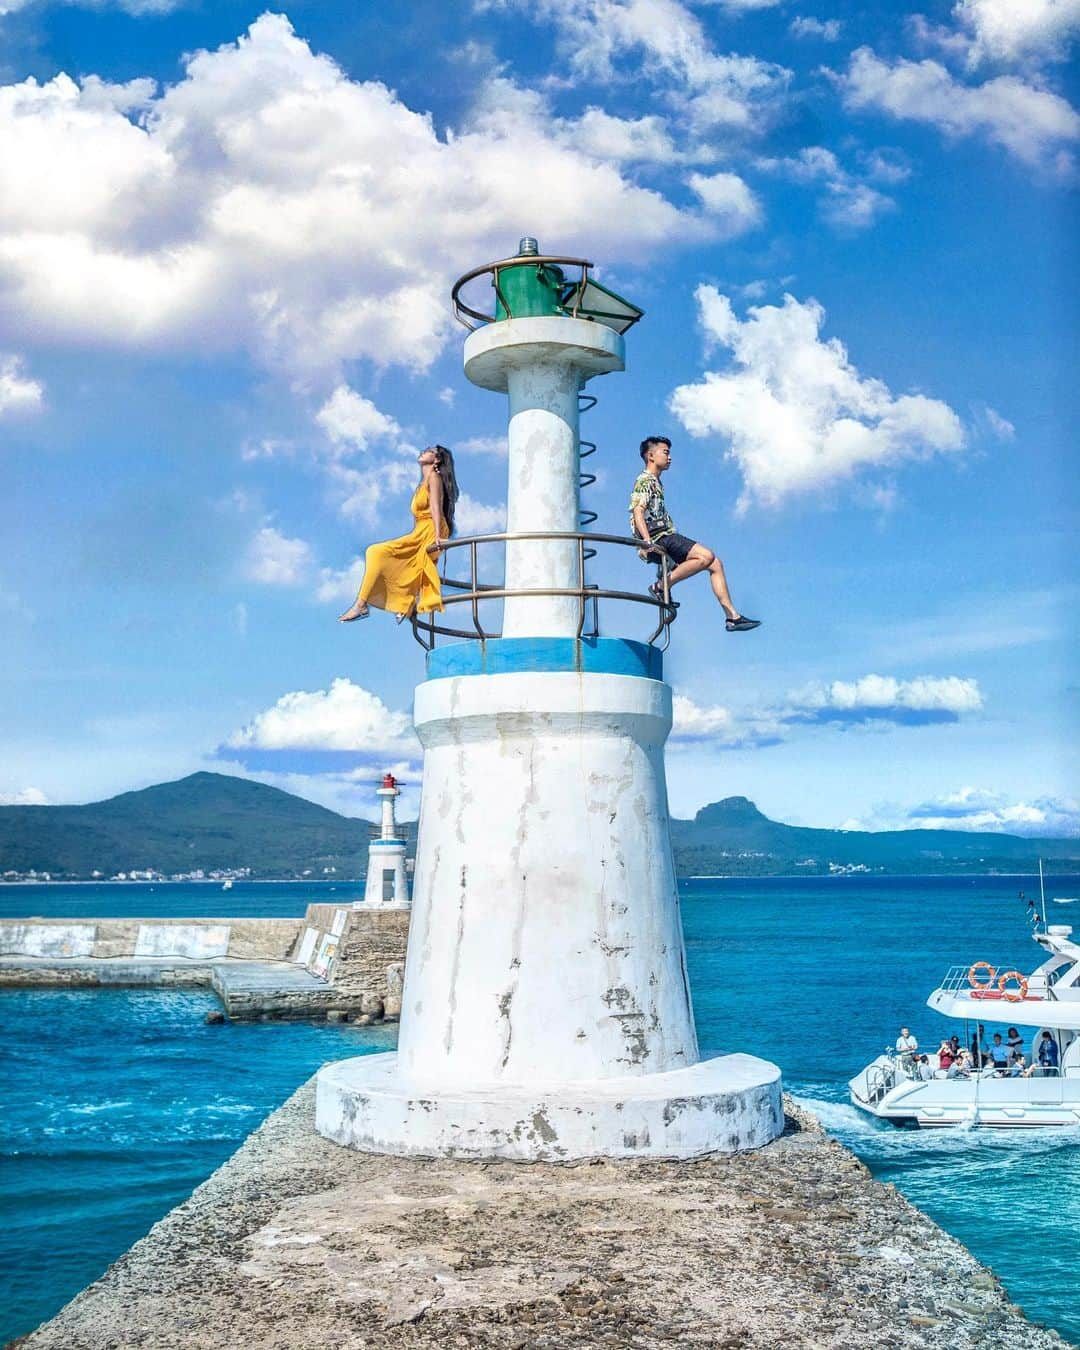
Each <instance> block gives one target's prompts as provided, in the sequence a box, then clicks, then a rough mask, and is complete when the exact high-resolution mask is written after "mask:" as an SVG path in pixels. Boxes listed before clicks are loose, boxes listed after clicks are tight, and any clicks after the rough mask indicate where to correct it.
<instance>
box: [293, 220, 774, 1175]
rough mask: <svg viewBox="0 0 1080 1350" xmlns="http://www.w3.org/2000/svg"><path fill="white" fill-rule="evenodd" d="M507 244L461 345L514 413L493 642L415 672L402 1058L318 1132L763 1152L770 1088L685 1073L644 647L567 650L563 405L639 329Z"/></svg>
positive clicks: (569, 563) (574, 516)
mask: <svg viewBox="0 0 1080 1350" xmlns="http://www.w3.org/2000/svg"><path fill="white" fill-rule="evenodd" d="M529 245H532V248H531V250H530V248H529V247H528V246H529ZM523 250H524V251H523V252H522V253H519V255H518V256H517V257H516V258H513V259H508V260H506V261H505V262H503V263H499V264H493V265H492V268H491V270H492V271H493V272H494V284H495V290H496V295H497V298H498V306H497V307H496V310H495V314H494V315H492V316H490V318H491V321H490V322H486V323H483V324H482V325H481V326H479V327H478V328H477V329H476V330H475V331H474V332H473V333H472V334H471V335H470V337H469V338H468V340H467V341H466V344H465V373H466V376H467V377H468V378H469V379H470V380H471V381H472V382H473V383H474V384H477V385H479V386H480V387H482V388H486V389H492V390H495V391H499V392H504V393H506V394H507V396H508V399H509V412H510V418H509V466H508V485H507V507H508V531H507V538H506V545H505V547H506V579H505V584H504V587H503V588H502V589H503V590H504V591H505V601H504V618H503V628H502V633H501V635H500V636H498V637H486V636H485V637H484V638H478V640H476V641H466V642H459V643H456V644H450V645H447V646H442V647H437V648H434V649H433V650H432V651H431V652H430V653H429V655H428V668H427V679H426V681H425V682H424V683H423V684H421V685H420V687H419V688H418V689H417V691H416V700H415V707H414V718H415V725H416V730H417V734H418V735H419V737H420V740H421V743H422V744H423V747H424V777H423V793H422V799H421V814H420V826H419V838H418V844H417V856H416V869H415V875H414V884H413V917H412V928H411V933H410V938H409V950H408V957H407V961H406V970H405V985H404V993H403V996H402V1012H401V1034H400V1039H399V1047H398V1051H397V1053H396V1054H384V1055H372V1056H365V1057H363V1058H361V1059H354V1060H345V1061H342V1062H340V1063H337V1064H331V1065H327V1066H326V1067H325V1068H324V1069H322V1071H321V1072H320V1074H319V1079H318V1093H317V1116H316V1123H317V1128H318V1129H319V1131H320V1132H321V1133H322V1134H324V1135H326V1136H327V1137H329V1138H331V1139H335V1140H337V1141H338V1142H340V1143H342V1144H347V1145H351V1146H353V1147H356V1148H360V1149H366V1150H369V1151H377V1152H388V1153H399V1154H422V1155H423V1154H430V1155H444V1156H457V1157H504V1158H516V1159H530V1160H531V1159H550V1160H565V1159H571V1158H581V1157H589V1156H609V1157H622V1156H652V1157H692V1156H695V1155H698V1154H702V1153H707V1152H713V1151H724V1150H727V1151H730V1150H734V1149H743V1148H749V1147H754V1146H757V1145H760V1144H763V1143H765V1142H767V1141H768V1140H769V1139H771V1138H773V1137H775V1135H776V1134H777V1133H779V1131H780V1129H781V1127H782V1122H783V1116H782V1108H781V1102H780V1073H779V1070H778V1069H777V1068H776V1066H775V1065H772V1064H769V1063H767V1062H765V1061H763V1060H760V1059H756V1058H754V1057H751V1056H749V1055H744V1054H738V1053H735V1054H728V1055H724V1056H722V1057H720V1058H717V1059H712V1060H708V1061H702V1060H701V1059H700V1057H699V1054H698V1045H697V1037H696V1034H695V1029H694V1018H693V1010H692V1007H691V1000H690V989H689V982H688V979H687V973H686V961H685V953H684V946H683V936H682V927H681V922H680V916H679V900H678V890H677V886H676V880H675V872H674V865H673V860H672V851H671V841H670V837H669V821H668V806H667V788H666V782H665V775H664V743H665V741H666V739H667V735H668V732H669V731H670V729H671V702H672V700H671V690H670V688H669V686H668V685H667V684H666V683H665V682H664V680H663V674H662V658H661V653H660V652H659V651H658V650H657V649H656V648H654V647H653V646H651V645H648V644H646V643H641V642H635V641H629V640H627V639H624V638H619V637H599V636H595V637H582V636H581V634H582V632H583V629H584V613H585V605H586V596H587V597H588V601H589V602H592V600H593V598H594V597H595V596H603V595H605V592H604V591H603V590H598V589H597V588H595V587H592V588H590V589H589V590H588V591H586V589H585V580H584V576H583V568H584V563H583V556H584V555H583V552H582V540H581V538H580V534H579V526H578V520H579V510H580V506H579V500H578V498H579V473H580V467H579V447H580V442H579V434H578V405H579V393H580V391H581V390H582V389H583V387H584V386H585V383H586V382H587V381H588V380H590V379H592V378H593V377H595V376H597V375H602V374H606V373H609V372H613V371H621V370H622V369H623V367H624V340H623V337H622V334H621V332H620V331H617V329H619V328H621V327H623V326H628V324H624V323H622V322H614V321H613V319H614V317H615V316H614V315H613V313H612V312H611V311H612V310H614V309H615V308H616V306H617V305H620V304H621V305H623V311H622V313H623V317H624V318H625V314H626V313H627V312H628V311H630V312H632V314H633V317H637V315H638V313H639V311H636V310H633V309H632V307H630V306H627V305H625V302H621V301H619V300H618V297H615V296H611V295H610V293H608V292H602V297H607V299H606V300H603V299H602V300H601V302H600V303H599V304H597V303H595V302H594V301H593V300H590V299H589V297H590V295H591V294H593V293H591V292H589V291H588V287H589V286H593V287H595V283H591V282H589V281H588V274H587V270H585V268H584V265H583V273H582V282H581V283H580V284H579V285H578V286H577V287H576V288H575V287H574V286H572V285H571V284H569V283H566V282H565V281H564V279H563V273H562V272H561V271H559V270H557V268H556V263H558V262H563V261H569V260H559V259H545V258H541V257H539V256H537V255H536V251H535V244H534V243H533V241H523ZM480 270H483V269H480ZM473 275H477V274H470V276H473ZM595 290H596V291H601V288H595ZM605 306H606V308H605ZM466 312H467V313H469V314H473V315H474V316H475V317H477V318H481V317H483V316H480V315H476V314H475V311H473V310H467V311H466ZM522 536H524V537H522ZM535 536H540V537H535ZM609 542H614V543H621V542H628V541H622V540H612V541H609ZM466 543H467V541H466ZM471 548H472V551H473V554H474V556H475V552H476V548H477V546H476V545H475V544H473V545H471ZM642 589H643V590H644V587H643V588H642ZM634 598H637V597H634ZM464 599H466V600H470V601H471V603H472V606H473V613H474V615H475V613H476V603H477V601H476V598H475V595H474V596H473V597H464ZM448 612H450V611H448ZM650 612H653V611H650Z"/></svg>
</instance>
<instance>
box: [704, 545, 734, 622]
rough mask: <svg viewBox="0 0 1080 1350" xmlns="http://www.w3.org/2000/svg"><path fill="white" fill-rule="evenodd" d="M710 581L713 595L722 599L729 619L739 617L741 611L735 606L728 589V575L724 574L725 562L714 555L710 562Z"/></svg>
mask: <svg viewBox="0 0 1080 1350" xmlns="http://www.w3.org/2000/svg"><path fill="white" fill-rule="evenodd" d="M709 581H710V583H711V585H712V588H713V595H715V596H716V598H717V600H719V601H720V604H721V605H722V606H723V608H724V613H725V614H726V615H727V616H728V618H729V619H737V618H738V617H739V611H738V610H737V609H736V608H735V605H734V603H733V602H732V599H731V593H730V591H729V590H728V584H727V577H726V576H725V575H724V564H723V563H722V562H721V561H720V559H719V558H717V557H714V558H713V560H712V562H711V563H710V564H709Z"/></svg>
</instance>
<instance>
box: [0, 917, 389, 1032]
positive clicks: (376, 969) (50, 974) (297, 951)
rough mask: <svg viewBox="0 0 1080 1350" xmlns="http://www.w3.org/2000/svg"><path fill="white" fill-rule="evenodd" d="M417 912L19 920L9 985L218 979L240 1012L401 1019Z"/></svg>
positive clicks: (0, 929)
mask: <svg viewBox="0 0 1080 1350" xmlns="http://www.w3.org/2000/svg"><path fill="white" fill-rule="evenodd" d="M408 933H409V913H408V911H404V910H370V911H360V910H352V909H351V908H346V907H343V906H335V905H309V906H308V909H307V912H306V914H305V916H304V917H303V918H302V919H301V918H297V919H188V918H177V919H156V918H155V919H87V920H84V921H79V922H74V921H72V920H68V919H38V918H29V919H8V920H4V921H0V986H4V985H7V986H22V987H43V986H45V987H47V986H57V985H59V986H67V987H80V988H93V987H95V986H113V987H140V986H164V987H174V988H198V987H208V988H210V989H212V990H213V991H214V992H215V993H216V994H217V995H218V997H219V998H220V999H221V1002H222V1005H223V1007H224V1011H225V1015H226V1016H228V1017H230V1018H234V1019H237V1020H247V1021H250V1020H256V1019H259V1020H264V1021H273V1020H279V1019H281V1020H284V1019H300V1018H322V1017H325V1018H327V1019H329V1020H335V1021H341V1020H345V1019H354V1020H357V1021H360V1022H364V1023H368V1022H374V1021H380V1020H382V1019H384V1018H385V1019H387V1020H394V1019H396V1017H397V1016H398V1014H399V1013H400V1011H401V985H402V978H403V974H404V968H405V964H404V963H405V946H406V943H407V940H408Z"/></svg>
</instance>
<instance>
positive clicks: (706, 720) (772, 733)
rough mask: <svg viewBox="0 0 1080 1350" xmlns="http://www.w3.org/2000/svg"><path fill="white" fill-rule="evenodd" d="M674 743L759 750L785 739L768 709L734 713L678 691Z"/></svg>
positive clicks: (685, 746) (673, 709)
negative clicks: (698, 701) (700, 701)
mask: <svg viewBox="0 0 1080 1350" xmlns="http://www.w3.org/2000/svg"><path fill="white" fill-rule="evenodd" d="M672 712H673V725H672V729H671V743H672V745H673V746H674V747H675V748H676V749H680V748H682V749H687V748H690V747H693V746H695V745H713V746H716V747H723V748H725V749H729V750H735V749H758V748H761V747H764V746H769V745H775V744H777V743H778V742H779V741H781V740H783V739H784V736H785V733H786V731H787V728H785V727H784V726H783V725H782V724H781V723H780V722H779V721H778V720H777V718H776V717H775V715H774V714H773V713H772V711H770V710H769V709H762V708H756V709H751V708H743V709H740V710H739V711H738V712H732V711H731V709H730V708H725V707H723V706H721V705H720V704H701V703H697V702H695V701H694V699H692V698H689V697H688V696H687V695H685V694H676V695H675V697H674V700H673V705H672Z"/></svg>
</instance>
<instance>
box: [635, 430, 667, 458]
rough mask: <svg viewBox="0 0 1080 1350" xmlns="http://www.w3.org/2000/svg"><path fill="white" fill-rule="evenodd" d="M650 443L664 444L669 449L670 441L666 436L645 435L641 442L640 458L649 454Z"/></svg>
mask: <svg viewBox="0 0 1080 1350" xmlns="http://www.w3.org/2000/svg"><path fill="white" fill-rule="evenodd" d="M650 445H666V446H667V448H668V449H669V450H670V449H671V442H670V441H669V440H668V438H667V437H666V436H646V437H645V439H644V440H643V441H642V442H641V458H642V459H643V460H644V459H647V458H648V456H649V446H650Z"/></svg>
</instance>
